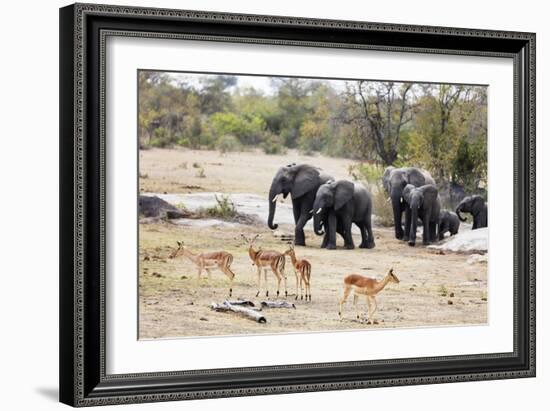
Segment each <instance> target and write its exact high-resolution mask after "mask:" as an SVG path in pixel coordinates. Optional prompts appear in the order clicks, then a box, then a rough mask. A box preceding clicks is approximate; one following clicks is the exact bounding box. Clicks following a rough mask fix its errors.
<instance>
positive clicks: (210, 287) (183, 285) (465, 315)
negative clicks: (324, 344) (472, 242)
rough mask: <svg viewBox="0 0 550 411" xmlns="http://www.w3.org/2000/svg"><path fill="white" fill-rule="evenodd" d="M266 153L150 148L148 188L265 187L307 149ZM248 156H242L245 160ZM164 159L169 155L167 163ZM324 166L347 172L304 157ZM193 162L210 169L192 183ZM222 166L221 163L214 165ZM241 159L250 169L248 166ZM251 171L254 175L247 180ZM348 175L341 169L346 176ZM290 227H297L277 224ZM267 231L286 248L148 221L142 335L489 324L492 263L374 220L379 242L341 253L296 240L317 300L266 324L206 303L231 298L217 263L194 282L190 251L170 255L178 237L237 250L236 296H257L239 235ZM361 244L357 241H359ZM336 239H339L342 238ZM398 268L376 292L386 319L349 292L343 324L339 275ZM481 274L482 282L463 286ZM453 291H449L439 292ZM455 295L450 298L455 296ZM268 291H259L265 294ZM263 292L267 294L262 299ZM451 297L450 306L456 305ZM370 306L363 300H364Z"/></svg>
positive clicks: (206, 247)
mask: <svg viewBox="0 0 550 411" xmlns="http://www.w3.org/2000/svg"><path fill="white" fill-rule="evenodd" d="M289 156H290V158H288V157H287V156H281V157H279V156H265V155H263V154H258V153H230V154H227V155H226V156H223V157H220V155H219V153H217V152H193V151H184V150H148V151H144V152H141V153H140V157H141V163H142V169H141V170H140V171H141V172H142V173H146V174H147V175H148V178H147V179H143V180H141V181H140V183H141V185H142V189H143V190H145V191H152V192H163V191H169V192H170V191H177V192H188V191H197V189H187V188H181V186H190V187H192V186H196V185H201V187H202V188H201V189H198V190H199V191H224V192H251V193H266V192H267V190H268V188H269V184H270V182H271V179H272V177H273V174H274V172H275V170H276V169H277V168H278V167H279V166H280V165H284V164H287V163H288V162H289V161H291V160H294V159H299V158H300V157H301V156H299V155H298V154H295V153H292V154H289ZM243 157H244V158H243ZM163 159H164V160H163ZM305 160H306V161H308V162H311V163H314V164H321V166H322V167H323V168H325V169H327V171H330V172H332V173H333V174H337V176H338V177H345V175H346V174H345V173H346V170H347V166H348V165H349V161H348V160H335V159H325V158H307V159H305ZM183 162H187V163H188V164H193V163H194V162H196V163H198V164H200V165H201V166H203V167H205V169H206V175H207V177H206V178H203V179H200V181H199V180H194V179H193V175H194V172H195V171H196V169H194V168H192V167H189V169H185V168H182V167H178V165H179V164H182V163H183ZM215 164H220V165H215ZM243 164H244V166H243ZM247 170H249V171H250V173H251V174H252V175H254V177H255V179H253V180H251V179H248V178H244V177H245V174H246V171H247ZM339 173H341V174H339ZM280 228H281V229H282V230H283V231H292V227H290V226H289V227H284V226H282V227H280ZM240 233H244V234H245V235H247V236H251V235H254V234H256V233H261V234H262V239H261V242H260V243H259V245H261V246H262V248H263V249H264V250H265V249H275V250H278V251H281V252H282V251H284V250H285V249H286V248H287V245H286V244H285V243H282V242H281V241H280V240H279V239H278V238H277V237H274V236H273V235H272V233H271V231H270V230H269V229H268V228H267V226H265V227H262V226H260V227H258V226H255V227H252V226H239V228H233V227H210V228H206V229H205V228H197V227H187V226H185V227H184V226H179V225H173V224H167V223H162V224H143V225H141V226H140V267H139V270H140V282H139V290H140V299H139V319H140V322H139V330H140V338H163V337H184V336H201V335H231V334H256V333H279V332H303V331H328V330H350V329H370V328H379V327H419V326H422V327H430V326H442V325H457V324H483V323H486V321H487V301H486V298H487V283H486V280H487V266H486V264H467V263H466V261H467V259H468V255H459V254H446V255H441V254H438V253H434V252H430V251H429V250H428V249H427V248H424V247H418V246H417V247H416V248H411V247H409V246H407V245H406V244H405V243H403V242H399V241H397V240H395V239H394V238H393V230H392V229H391V228H381V227H375V229H374V233H375V237H376V248H374V249H372V250H365V249H355V250H344V249H341V248H339V249H337V250H334V251H327V250H322V249H320V248H319V245H320V241H321V238H320V237H317V236H315V235H314V234H313V233H312V232H306V234H307V235H308V237H307V240H306V241H307V244H308V247H297V248H296V254H297V256H298V258H306V259H308V260H309V261H310V262H311V263H312V273H311V291H312V299H313V301H312V302H307V303H306V302H303V301H298V302H297V308H296V310H289V309H271V310H266V317H267V320H268V322H267V324H257V323H254V322H253V321H250V320H247V319H243V318H239V317H236V316H233V315H231V314H225V313H217V312H214V311H212V310H210V308H209V304H210V303H211V302H214V301H215V302H222V301H223V300H224V299H225V298H227V294H228V281H227V279H226V277H225V275H224V274H223V273H221V272H219V271H218V270H213V272H212V278H211V279H208V278H207V276H206V273H203V276H204V278H201V279H200V280H199V279H197V270H196V267H195V266H194V264H192V263H191V262H190V261H189V260H187V259H185V258H182V257H180V258H177V259H169V258H168V255H169V254H170V252H171V250H172V247H173V246H175V244H176V241H181V240H184V241H185V243H186V244H187V245H188V246H189V247H191V248H192V249H194V250H196V251H212V250H226V251H229V252H231V253H233V255H234V263H233V265H232V268H233V271H234V272H235V273H236V279H235V284H234V291H233V298H239V297H242V298H245V299H252V300H253V301H254V302H255V303H257V304H258V305H259V302H260V301H261V300H262V298H255V297H254V296H255V294H256V269H255V267H253V266H252V265H251V262H250V259H249V257H248V254H247V248H246V246H245V245H244V244H243V243H242V241H241V240H238V239H236V237H238V236H239V234H240ZM355 242H356V244H359V239H358V238H355ZM338 244H339V246H341V245H342V240H341V239H338ZM390 267H394V271H395V273H396V275H397V276H398V277H399V279H400V280H401V283H400V284H399V285H394V284H391V285H389V286H388V287H387V289H385V290H384V291H383V292H382V293H381V294H380V295H379V297H378V298H377V300H378V306H379V311H378V313H377V316H376V318H377V320H379V321H380V324H379V325H376V326H372V325H366V324H364V323H359V322H357V321H356V320H355V315H354V311H353V307H352V298H351V297H350V299H349V300H348V303H347V304H346V307H345V311H344V321H339V320H338V315H337V311H338V299H339V298H340V297H341V293H342V279H343V277H344V276H345V275H346V274H349V273H357V274H361V275H366V276H371V277H378V278H381V277H382V276H383V275H384V274H385V273H386V272H387V271H388V269H389V268H390ZM286 274H287V278H288V290H289V293H290V294H291V295H290V296H289V298H288V299H289V301H292V302H294V293H295V277H294V272H293V270H292V267H291V264H290V260H289V259H287V264H286ZM474 279H478V280H481V281H480V282H476V284H479V286H478V285H464V284H463V283H465V282H468V281H472V280H474ZM268 282H269V288H270V295H274V292H275V285H276V282H275V277H274V276H273V275H272V274H271V273H270V274H269V277H268ZM443 287H444V289H445V290H446V291H447V295H446V296H443V295H442V289H443ZM451 293H452V295H453V297H450V296H451ZM263 295H265V294H262V295H261V296H263ZM264 298H265V297H264ZM449 301H452V304H449ZM360 305H361V310H362V311H363V312H365V311H366V304H365V301H363V300H361V301H360Z"/></svg>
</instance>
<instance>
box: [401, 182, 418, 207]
mask: <svg viewBox="0 0 550 411" xmlns="http://www.w3.org/2000/svg"><path fill="white" fill-rule="evenodd" d="M414 189H415V187H414V186H413V185H412V184H407V185H406V186H405V188H404V189H403V195H402V196H403V199H404V200H405V202H406V203H407V204H408V203H409V202H410V201H411V193H412V191H413V190H414Z"/></svg>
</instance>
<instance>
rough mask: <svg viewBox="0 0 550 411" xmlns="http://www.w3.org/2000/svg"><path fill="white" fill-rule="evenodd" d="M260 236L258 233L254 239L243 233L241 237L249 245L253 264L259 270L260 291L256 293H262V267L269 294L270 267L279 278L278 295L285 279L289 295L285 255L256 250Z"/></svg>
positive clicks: (249, 253)
mask: <svg viewBox="0 0 550 411" xmlns="http://www.w3.org/2000/svg"><path fill="white" fill-rule="evenodd" d="M259 236H260V235H259V234H257V235H256V236H255V237H253V238H252V239H248V238H246V236H245V235H244V234H241V237H242V238H243V239H244V241H245V242H246V244H247V245H248V256H249V257H250V259H251V260H252V265H255V266H256V269H257V270H258V292H257V293H256V297H257V296H259V295H260V287H261V277H262V268H263V270H264V285H265V296H266V297H268V296H269V289H268V288H267V270H268V268H271V271H273V274H275V277H276V278H277V297H278V296H279V292H280V289H281V280H283V281H284V285H285V297H286V296H287V295H288V292H287V289H286V276H285V256H284V254H281V253H280V252H278V251H273V250H265V251H264V250H262V249H261V248H259V249H258V250H255V249H254V241H255V240H256V239H257V238H258V237H259Z"/></svg>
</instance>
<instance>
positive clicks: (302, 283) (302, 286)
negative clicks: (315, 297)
mask: <svg viewBox="0 0 550 411" xmlns="http://www.w3.org/2000/svg"><path fill="white" fill-rule="evenodd" d="M303 299H304V276H303V274H302V275H301V276H300V300H303ZM306 300H307V290H306Z"/></svg>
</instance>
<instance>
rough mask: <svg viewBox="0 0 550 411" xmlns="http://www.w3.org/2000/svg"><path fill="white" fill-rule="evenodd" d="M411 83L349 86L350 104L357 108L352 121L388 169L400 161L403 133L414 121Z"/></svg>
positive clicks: (356, 83) (361, 83) (356, 84)
mask: <svg viewBox="0 0 550 411" xmlns="http://www.w3.org/2000/svg"><path fill="white" fill-rule="evenodd" d="M411 89H412V83H395V82H378V81H377V82H374V81H364V80H361V81H357V82H355V83H348V88H347V97H348V98H347V100H348V103H349V104H351V105H352V106H354V108H355V109H352V112H354V113H355V115H354V117H352V120H353V121H354V122H355V123H356V127H357V131H358V134H359V135H360V136H361V138H362V139H363V140H371V142H372V146H373V147H374V150H375V151H376V153H377V155H378V156H379V158H380V160H381V161H382V162H383V163H384V164H385V165H392V164H393V163H394V162H395V161H396V160H397V157H398V147H399V139H400V135H401V129H402V128H403V126H404V125H405V124H407V123H408V122H410V121H411V120H412V115H411V110H410V109H411V107H410V102H409V94H410V92H411Z"/></svg>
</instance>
